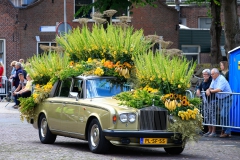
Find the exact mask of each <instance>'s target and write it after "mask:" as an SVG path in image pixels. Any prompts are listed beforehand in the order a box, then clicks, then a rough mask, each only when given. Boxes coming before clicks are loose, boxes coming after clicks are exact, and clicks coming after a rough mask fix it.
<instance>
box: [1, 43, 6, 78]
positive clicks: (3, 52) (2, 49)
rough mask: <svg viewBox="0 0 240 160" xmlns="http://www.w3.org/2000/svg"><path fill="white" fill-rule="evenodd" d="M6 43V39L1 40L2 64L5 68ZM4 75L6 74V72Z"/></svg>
mask: <svg viewBox="0 0 240 160" xmlns="http://www.w3.org/2000/svg"><path fill="white" fill-rule="evenodd" d="M5 45H6V41H5V39H0V62H2V63H3V67H4V68H6V46H5ZM4 74H6V73H5V72H4Z"/></svg>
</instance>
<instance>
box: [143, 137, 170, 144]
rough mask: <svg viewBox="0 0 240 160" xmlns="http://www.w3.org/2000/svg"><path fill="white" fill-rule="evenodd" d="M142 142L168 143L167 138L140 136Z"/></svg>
mask: <svg viewBox="0 0 240 160" xmlns="http://www.w3.org/2000/svg"><path fill="white" fill-rule="evenodd" d="M140 144H167V138H140Z"/></svg>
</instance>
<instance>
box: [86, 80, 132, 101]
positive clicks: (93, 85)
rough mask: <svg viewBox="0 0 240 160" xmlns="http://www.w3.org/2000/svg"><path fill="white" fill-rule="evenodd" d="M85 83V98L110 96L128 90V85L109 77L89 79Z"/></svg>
mask: <svg viewBox="0 0 240 160" xmlns="http://www.w3.org/2000/svg"><path fill="white" fill-rule="evenodd" d="M86 84H87V98H97V97H112V96H115V95H117V94H119V93H120V92H123V91H129V90H130V87H129V86H128V85H125V84H119V83H116V81H115V79H110V78H99V79H89V80H87V83H86Z"/></svg>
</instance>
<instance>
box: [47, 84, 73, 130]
mask: <svg viewBox="0 0 240 160" xmlns="http://www.w3.org/2000/svg"><path fill="white" fill-rule="evenodd" d="M71 83H72V80H71V79H66V80H64V81H60V83H59V85H58V86H57V88H56V91H55V93H54V95H53V97H52V98H48V100H47V102H46V103H48V115H49V116H48V121H49V124H50V127H51V129H52V130H57V131H65V126H64V122H63V113H62V112H63V107H64V104H65V103H66V102H68V99H69V97H68V95H69V91H70V88H71Z"/></svg>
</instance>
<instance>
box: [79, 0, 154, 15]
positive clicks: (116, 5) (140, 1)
mask: <svg viewBox="0 0 240 160" xmlns="http://www.w3.org/2000/svg"><path fill="white" fill-rule="evenodd" d="M155 1H157V0H96V1H95V2H94V3H91V4H89V5H86V6H84V7H82V8H80V9H79V10H78V11H77V12H76V14H75V16H77V15H78V14H79V13H81V12H83V13H88V11H89V10H90V9H91V8H92V7H95V8H96V9H97V10H98V11H100V12H103V11H105V10H109V9H114V10H119V9H120V10H121V9H126V8H128V7H129V10H131V9H132V8H133V5H136V6H145V5H151V6H156V5H155V4H154V2H155Z"/></svg>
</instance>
